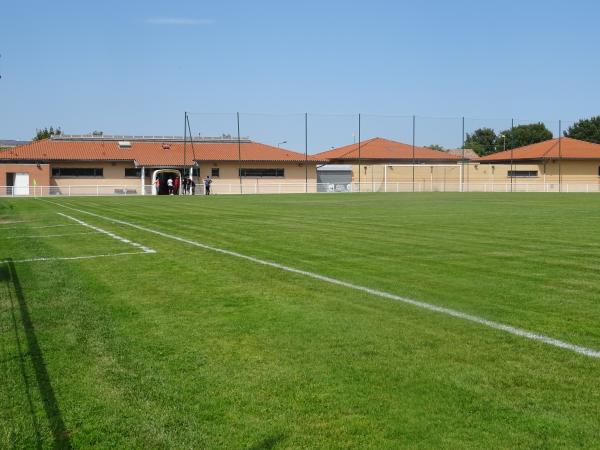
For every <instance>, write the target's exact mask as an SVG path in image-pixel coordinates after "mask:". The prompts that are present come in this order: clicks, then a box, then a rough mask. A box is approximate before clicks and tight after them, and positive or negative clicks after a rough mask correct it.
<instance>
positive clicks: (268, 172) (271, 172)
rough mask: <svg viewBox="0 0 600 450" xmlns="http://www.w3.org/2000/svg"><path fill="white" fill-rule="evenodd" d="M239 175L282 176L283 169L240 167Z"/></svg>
mask: <svg viewBox="0 0 600 450" xmlns="http://www.w3.org/2000/svg"><path fill="white" fill-rule="evenodd" d="M240 176H241V177H283V176H284V170H283V169H240Z"/></svg>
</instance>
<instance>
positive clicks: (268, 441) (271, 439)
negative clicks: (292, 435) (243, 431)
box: [248, 433, 285, 450]
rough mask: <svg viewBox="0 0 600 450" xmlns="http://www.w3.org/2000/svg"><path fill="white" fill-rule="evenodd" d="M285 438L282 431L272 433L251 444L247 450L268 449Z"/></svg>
mask: <svg viewBox="0 0 600 450" xmlns="http://www.w3.org/2000/svg"><path fill="white" fill-rule="evenodd" d="M284 439H285V435H284V434H283V433H277V434H273V435H271V436H267V437H266V438H264V439H262V440H260V441H258V442H257V443H256V444H254V445H253V446H251V447H250V448H249V449H248V450H270V449H272V448H275V446H276V445H277V444H279V443H280V442H282V441H283V440H284Z"/></svg>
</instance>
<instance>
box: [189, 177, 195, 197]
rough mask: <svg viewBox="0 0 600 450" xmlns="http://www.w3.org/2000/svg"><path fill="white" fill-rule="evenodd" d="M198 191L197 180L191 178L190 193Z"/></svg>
mask: <svg viewBox="0 0 600 450" xmlns="http://www.w3.org/2000/svg"><path fill="white" fill-rule="evenodd" d="M195 193H196V182H195V181H194V180H192V179H191V178H190V195H194V194H195Z"/></svg>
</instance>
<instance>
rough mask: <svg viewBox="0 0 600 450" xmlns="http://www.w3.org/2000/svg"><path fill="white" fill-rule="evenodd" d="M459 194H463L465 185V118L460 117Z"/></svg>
mask: <svg viewBox="0 0 600 450" xmlns="http://www.w3.org/2000/svg"><path fill="white" fill-rule="evenodd" d="M460 180H461V181H460V192H464V190H465V189H464V184H465V116H463V117H462V156H461V177H460Z"/></svg>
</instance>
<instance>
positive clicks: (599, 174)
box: [598, 166, 600, 177]
mask: <svg viewBox="0 0 600 450" xmlns="http://www.w3.org/2000/svg"><path fill="white" fill-rule="evenodd" d="M598 176H599V177H600V166H598Z"/></svg>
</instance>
